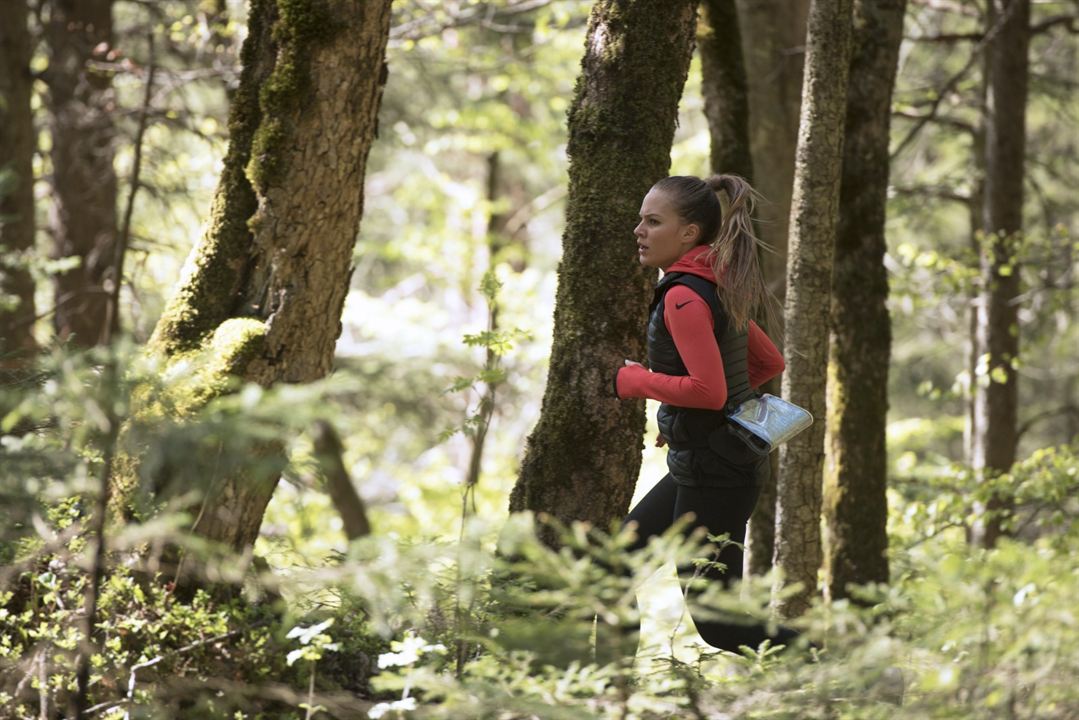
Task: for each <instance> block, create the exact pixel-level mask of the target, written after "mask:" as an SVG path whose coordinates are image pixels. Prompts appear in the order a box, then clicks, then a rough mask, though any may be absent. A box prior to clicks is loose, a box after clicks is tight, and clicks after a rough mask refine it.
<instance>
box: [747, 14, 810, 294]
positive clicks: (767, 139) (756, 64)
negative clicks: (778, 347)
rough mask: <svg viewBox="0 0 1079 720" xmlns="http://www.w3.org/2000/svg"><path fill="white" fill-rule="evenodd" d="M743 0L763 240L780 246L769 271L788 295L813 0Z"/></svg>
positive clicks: (771, 279) (767, 261)
mask: <svg viewBox="0 0 1079 720" xmlns="http://www.w3.org/2000/svg"><path fill="white" fill-rule="evenodd" d="M737 2H738V19H739V25H740V28H741V35H742V37H744V38H747V39H748V40H747V42H746V43H745V45H744V57H745V66H746V77H747V79H748V85H749V119H750V123H749V134H750V150H751V153H752V156H753V169H754V178H755V180H756V188H757V190H759V191H760V193H761V194H762V195H763V196H764V198H765V199H766V200H767V202H765V203H762V204H761V206H760V207H759V208H758V213H759V214H760V218H761V233H762V234H761V239H762V240H764V241H765V242H766V243H768V244H769V245H770V246H771V247H773V248H774V249H775V251H776V252H775V253H774V254H771V253H769V254H766V255H765V263H764V274H765V277H766V278H767V280H768V284H769V286H770V287H771V288H772V291H773V292H774V293H776V295H777V296H778V297H779V298H780V300H782V299H783V294H784V292H785V291H786V278H787V240H788V235H789V230H790V225H789V223H790V214H791V210H790V207H791V192H792V190H793V183H794V160H795V158H794V156H795V148H796V146H797V143H798V123H799V113H800V110H801V104H802V80H803V64H804V63H803V61H804V59H805V43H806V19H807V17H808V15H809V0H737Z"/></svg>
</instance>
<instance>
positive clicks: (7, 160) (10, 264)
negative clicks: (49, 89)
mask: <svg viewBox="0 0 1079 720" xmlns="http://www.w3.org/2000/svg"><path fill="white" fill-rule="evenodd" d="M31 49H32V43H31V38H30V30H29V28H28V27H27V5H26V3H25V2H5V3H0V148H2V150H0V152H2V156H0V367H4V366H5V365H8V364H10V363H12V362H17V361H18V359H17V356H18V355H21V354H23V353H26V352H28V351H30V350H32V349H33V348H34V336H33V334H32V332H31V331H32V329H33V320H34V281H33V279H32V278H31V277H30V273H29V271H28V270H27V269H26V267H25V264H24V263H23V259H24V256H25V254H26V253H27V252H28V251H29V250H30V249H31V248H33V246H34V166H33V160H34V122H33V113H32V111H31V109H30V94H31V92H30V90H31V85H32V83H33V78H32V77H31V75H30V54H31Z"/></svg>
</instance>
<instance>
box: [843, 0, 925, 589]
mask: <svg viewBox="0 0 1079 720" xmlns="http://www.w3.org/2000/svg"><path fill="white" fill-rule="evenodd" d="M905 6H906V0H856V2H855V4H854V28H855V29H854V37H853V42H852V50H851V60H850V83H849V89H848V91H847V117H846V129H845V130H844V133H843V135H844V139H843V176H842V181H841V190H840V198H839V229H838V232H837V234H836V247H835V270H834V274H833V276H832V303H831V305H832V310H831V323H832V342H831V368H832V372H831V374H830V377H829V382H828V418H827V436H828V462H827V463H826V467H827V473H826V476H825V493H824V507H825V520H826V529H827V540H828V541H827V542H826V543H825V548H826V556H825V570H826V572H825V576H826V578H827V580H826V582H827V585H826V587H827V588H828V592H829V595H830V597H832V598H840V597H846V596H847V587H848V585H850V584H865V583H869V582H886V581H887V580H888V558H887V555H886V552H887V549H888V534H887V522H888V500H887V462H886V461H887V457H886V454H885V430H886V424H887V423H886V420H887V413H888V360H889V357H890V354H891V318H890V317H889V314H888V305H887V302H888V274H887V271H886V270H885V267H884V253H885V237H884V218H885V208H886V206H887V201H888V166H889V164H888V138H889V133H888V131H889V124H890V119H891V99H892V88H893V87H894V85H895V74H896V66H897V62H898V59H899V44H900V41H901V40H902V37H903V14H904V12H905V10H906V7H905Z"/></svg>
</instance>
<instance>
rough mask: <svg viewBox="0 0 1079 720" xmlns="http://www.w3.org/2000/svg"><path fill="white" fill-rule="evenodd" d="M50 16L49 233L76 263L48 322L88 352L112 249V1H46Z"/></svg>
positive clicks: (98, 328) (97, 329)
mask: <svg viewBox="0 0 1079 720" xmlns="http://www.w3.org/2000/svg"><path fill="white" fill-rule="evenodd" d="M48 8H49V19H48V22H47V23H46V24H45V37H46V39H47V41H48V45H49V69H48V71H47V72H46V74H45V78H46V82H47V84H48V88H49V93H48V104H49V110H50V111H51V116H52V127H51V131H52V132H51V135H52V152H51V157H52V175H53V190H54V193H53V203H52V207H51V213H50V215H51V217H50V225H51V229H52V233H53V237H54V242H55V248H54V254H55V257H57V258H73V259H75V260H77V262H78V266H77V267H74V268H71V269H69V270H66V271H62V272H60V273H59V274H58V275H57V276H56V289H55V312H54V313H53V322H54V326H55V329H56V333H57V335H58V336H59V337H60V339H62V340H69V341H70V342H72V343H74V344H76V345H79V346H83V347H89V346H92V345H96V344H98V343H99V342H101V340H102V338H103V336H104V330H105V322H106V313H107V308H108V291H107V288H106V287H105V275H106V273H108V271H109V268H110V267H111V266H112V260H113V255H114V252H115V251H114V247H115V243H116V223H117V220H116V197H117V182H116V170H115V168H114V167H113V158H114V156H115V153H116V149H115V144H116V129H115V124H114V115H115V113H116V96H115V93H114V92H113V88H112V75H111V71H109V70H107V69H103V68H102V67H101V66H100V65H101V64H103V63H107V62H110V61H111V60H112V58H111V57H110V53H111V51H112V0H49V2H48Z"/></svg>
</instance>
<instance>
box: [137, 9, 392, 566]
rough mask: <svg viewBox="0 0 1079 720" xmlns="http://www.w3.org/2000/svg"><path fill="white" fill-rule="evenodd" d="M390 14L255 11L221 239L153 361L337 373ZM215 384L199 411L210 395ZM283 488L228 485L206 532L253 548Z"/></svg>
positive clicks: (203, 525)
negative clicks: (193, 356) (202, 360)
mask: <svg viewBox="0 0 1079 720" xmlns="http://www.w3.org/2000/svg"><path fill="white" fill-rule="evenodd" d="M389 5H390V2H389V0H380V1H379V2H367V3H354V2H348V1H346V0H305V1H304V2H296V1H290V2H284V1H283V0H253V2H252V4H251V11H250V15H249V34H248V37H247V40H246V41H245V43H244V48H243V51H242V58H241V59H242V62H243V66H244V67H243V74H242V76H241V80H240V87H239V88H238V89H237V92H236V96H235V97H234V99H233V104H232V107H231V109H230V121H229V129H230V136H231V140H230V144H229V150H228V153H227V155H226V158H225V167H224V169H223V171H222V175H221V180H220V183H219V185H218V189H217V193H216V196H215V198H214V204H213V208H212V211H211V212H212V217H211V222H210V225H209V229H208V230H207V232H206V235H205V236H204V237H203V239H202V241H201V242H200V243H199V245H198V246H197V247H196V248H195V249H194V250H193V251H192V254H191V257H190V258H189V259H188V267H187V268H186V270H185V273H186V275H185V278H184V280H183V281H182V282H181V285H180V288H179V291H178V292H177V294H176V296H175V298H173V300H172V301H171V302H170V304H169V306H168V307H167V308H166V311H165V313H164V315H163V316H162V318H161V320H160V321H159V322H158V325H157V327H156V328H155V331H154V335H153V338H152V339H151V348H152V350H154V351H155V352H157V353H159V354H161V355H163V356H164V357H166V358H175V357H177V356H181V355H185V356H186V355H187V354H188V353H189V352H190V351H199V352H203V353H205V354H206V356H207V357H208V358H213V359H214V360H215V362H216V368H217V371H218V372H220V373H231V374H236V375H239V376H240V377H242V378H243V379H245V380H248V381H253V382H257V383H260V384H262V385H267V386H268V385H272V384H274V383H276V382H282V381H283V382H294V383H302V382H310V381H312V380H315V379H317V378H320V377H323V376H324V375H326V374H327V373H328V372H329V370H330V368H331V365H332V361H333V354H334V345H335V343H336V340H337V336H338V335H339V333H340V327H341V325H340V322H341V310H342V307H343V304H344V300H345V294H346V292H347V290H348V282H349V277H350V275H351V271H352V268H351V255H352V249H353V245H354V243H355V239H356V234H357V230H358V227H359V222H360V217H361V215H362V212H363V180H364V170H365V166H366V162H367V154H368V150H369V149H370V147H371V145H372V143H373V141H374V138H375V132H376V125H377V116H378V106H379V103H380V100H381V96H382V87H383V85H384V83H385V80H386V76H385V63H384V56H385V49H386V41H387V38H388V35H389V19H390V12H389ZM248 178H250V181H249V179H248ZM215 380H216V378H209V379H208V380H207V383H206V387H205V388H202V389H199V390H197V391H196V392H195V395H196V399H195V400H194V401H193V403H192V404H191V405H189V407H193V406H196V405H197V404H198V403H201V402H205V401H206V400H207V399H209V398H210V397H212V395H213V393H214V390H213V389H212V386H213V383H214V381H215ZM276 484H277V475H276V473H272V472H267V473H264V474H262V475H259V476H257V477H246V478H244V477H222V478H216V479H215V480H214V482H213V486H212V488H211V490H210V492H209V493H208V494H207V497H206V498H205V500H204V501H203V508H202V510H201V511H200V514H199V517H198V519H197V520H196V522H195V527H194V530H195V531H196V532H197V533H198V534H200V535H202V536H204V537H207V538H209V539H211V540H215V541H219V542H222V543H226V544H229V545H231V546H233V547H234V548H236V549H237V550H243V549H247V548H250V546H251V545H252V544H253V543H254V541H255V538H256V537H257V536H258V532H259V527H260V525H261V523H262V516H263V513H264V512H265V509H266V505H267V504H268V503H269V501H270V498H271V496H272V495H273V491H274V488H275V487H276Z"/></svg>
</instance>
